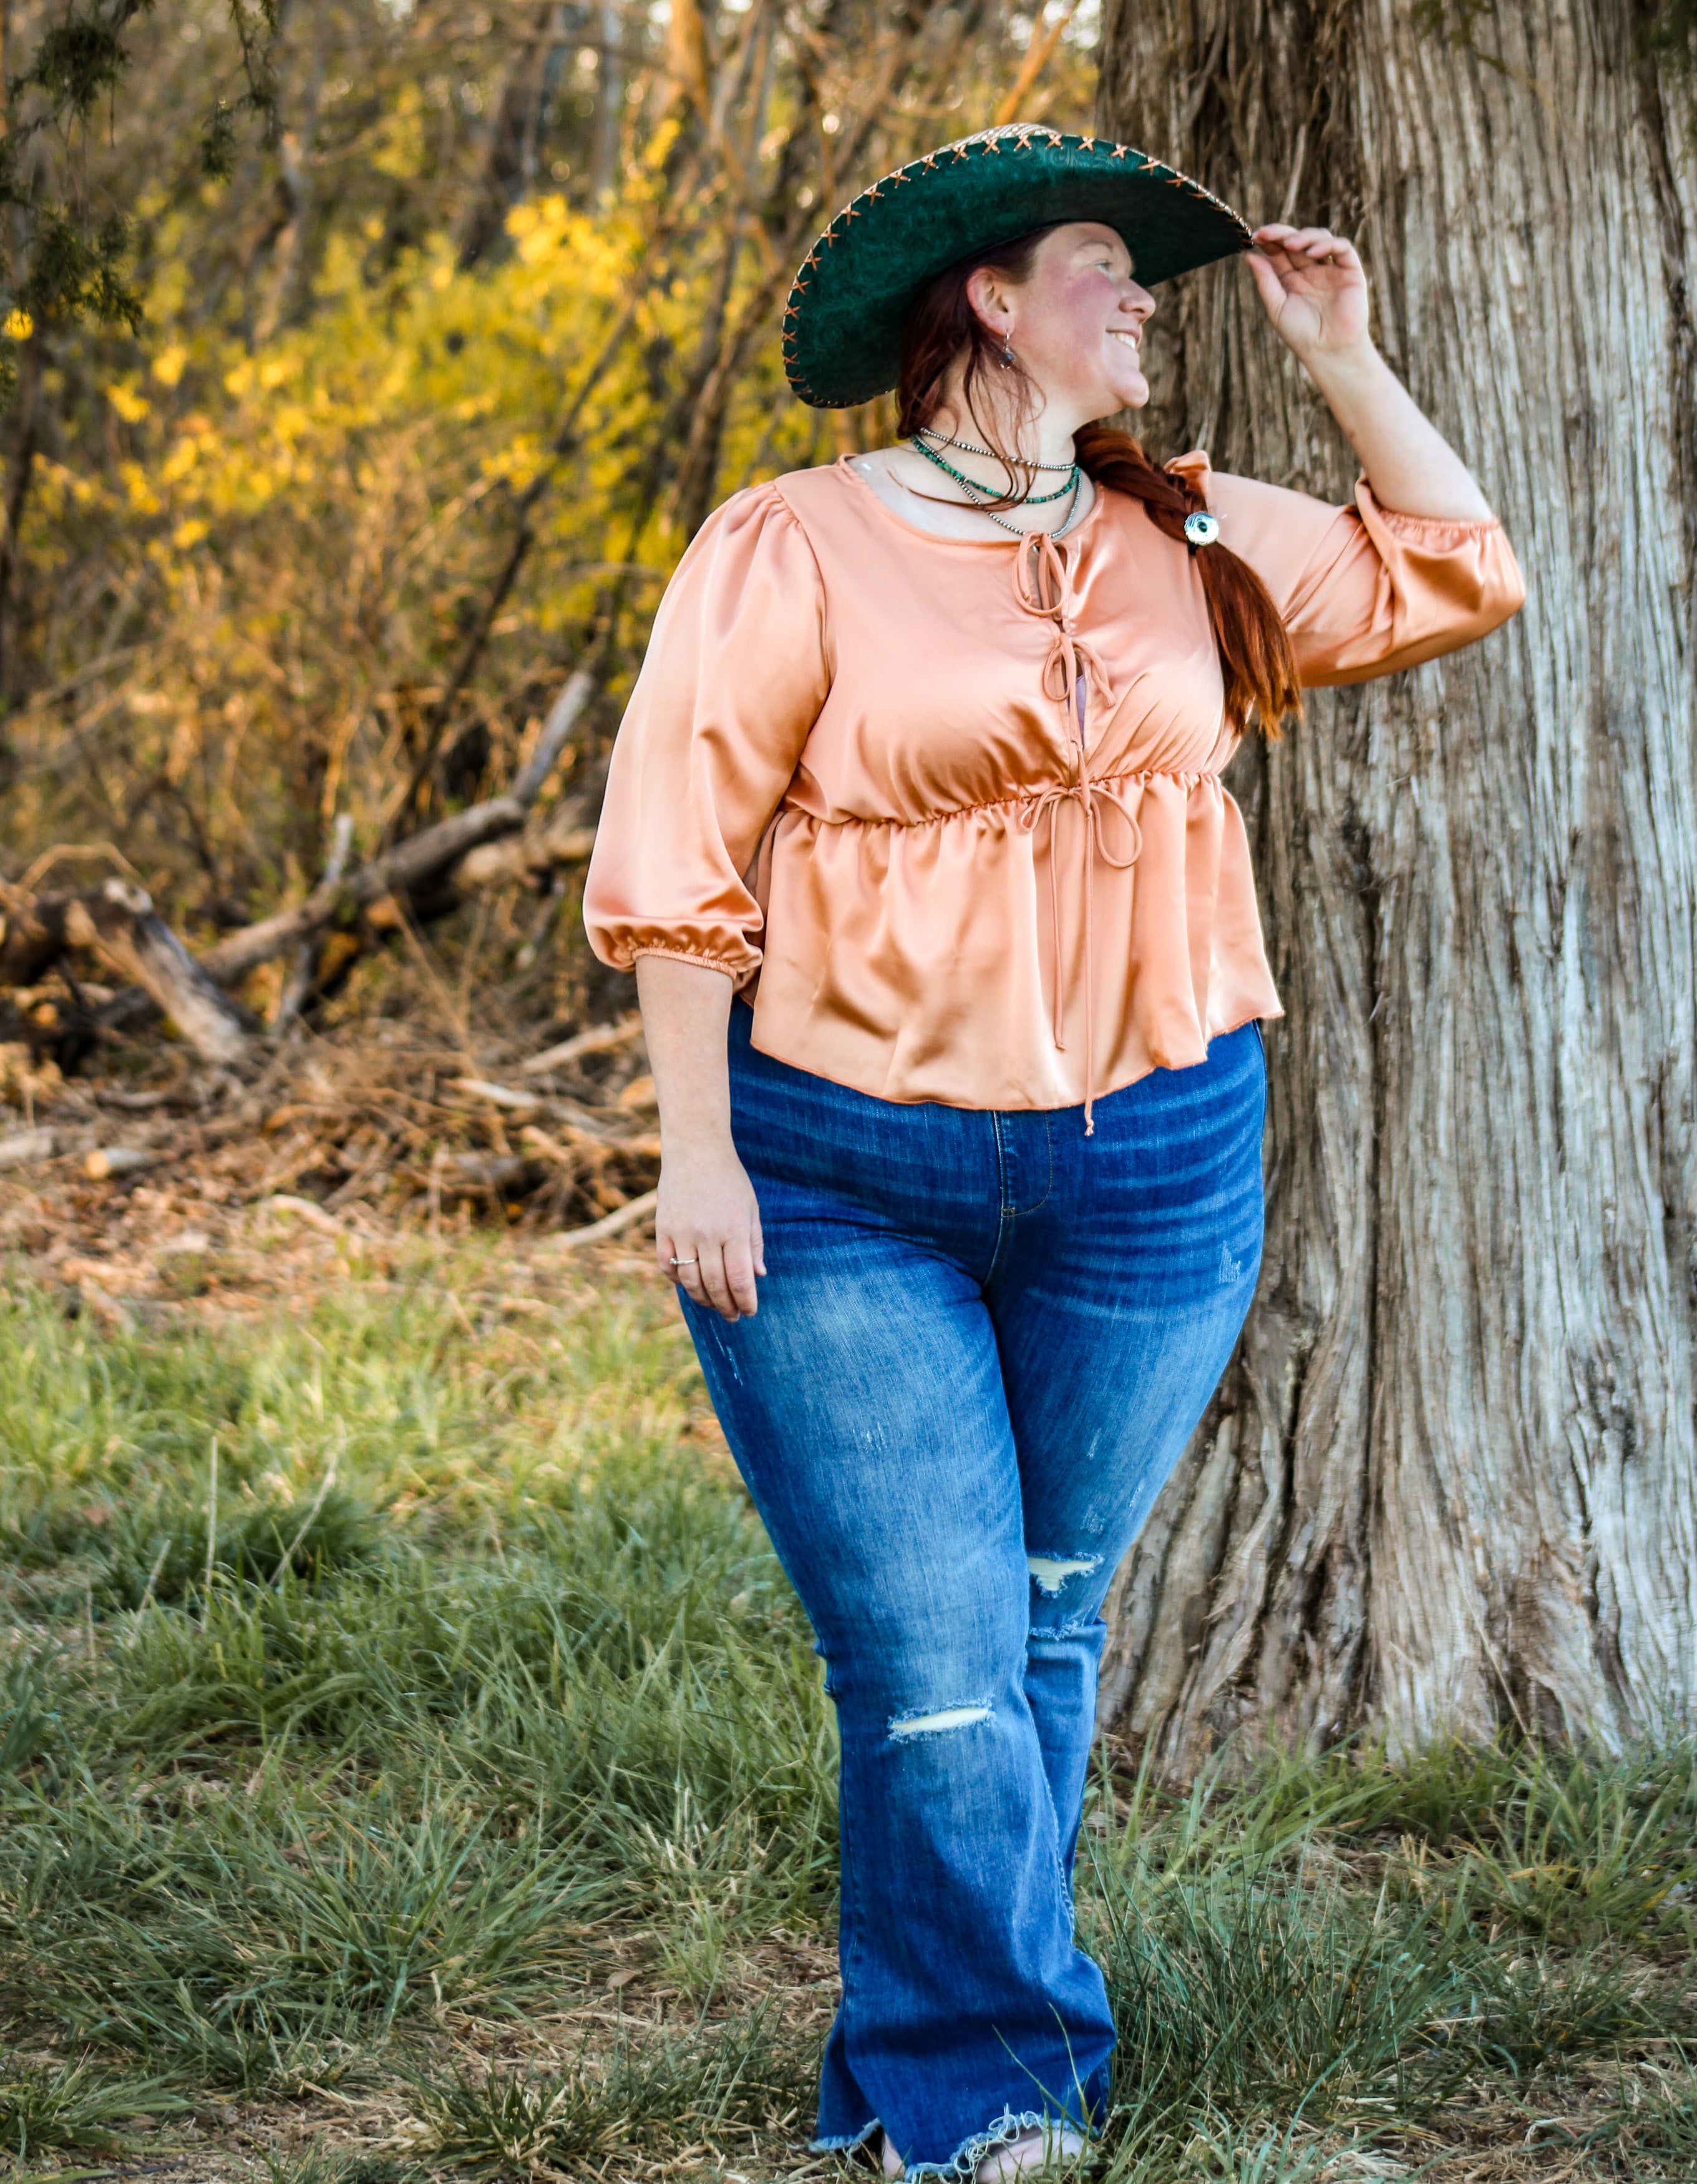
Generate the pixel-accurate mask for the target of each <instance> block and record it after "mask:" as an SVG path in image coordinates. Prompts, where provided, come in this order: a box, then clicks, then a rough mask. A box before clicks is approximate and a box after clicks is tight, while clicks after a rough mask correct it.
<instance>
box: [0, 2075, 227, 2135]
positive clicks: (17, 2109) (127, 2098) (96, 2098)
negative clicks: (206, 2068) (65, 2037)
mask: <svg viewBox="0 0 1697 2184" xmlns="http://www.w3.org/2000/svg"><path fill="white" fill-rule="evenodd" d="M187 2105H188V2103H187V2102H186V2101H185V2100H184V2099H183V2098H182V2097H181V2094H180V2093H177V2092H173V2091H172V2090H171V2088H170V2087H169V2086H167V2085H166V2084H165V2083H164V2081H163V2080H160V2079H149V2078H138V2077H129V2078H121V2077H114V2075H112V2074H111V2073H109V2072H106V2071H102V2070H98V2069H97V2068H96V2066H95V2065H94V2064H92V2062H91V2061H90V2060H89V2059H88V2058H87V2057H86V2056H80V2057H79V2058H78V2059H76V2060H75V2062H47V2063H35V2064H31V2063H25V2062H20V2061H19V2060H17V2059H13V2060H11V2061H10V2062H0V2153H3V2154H6V2155H9V2156H11V2157H12V2158H13V2159H15V2160H18V2161H26V2160H29V2159H32V2158H34V2157H36V2156H37V2155H40V2154H42V2153H103V2154H111V2153H122V2152H124V2151H125V2142H124V2137H123V2134H122V2133H121V2131H120V2130H119V2128H118V2126H120V2125H122V2124H125V2123H128V2122H130V2121H131V2120H132V2119H133V2118H135V2117H137V2116H141V2115H143V2114H148V2120H152V2119H153V2117H156V2116H158V2115H159V2114H166V2115H172V2114H181V2111H182V2110H183V2109H185V2108H186V2107H187ZM149 2112H150V2113H149Z"/></svg>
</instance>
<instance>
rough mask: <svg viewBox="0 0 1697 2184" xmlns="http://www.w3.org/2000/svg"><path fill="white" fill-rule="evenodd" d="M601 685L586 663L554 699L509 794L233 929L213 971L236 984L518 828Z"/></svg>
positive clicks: (213, 951)
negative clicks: (353, 912)
mask: <svg viewBox="0 0 1697 2184" xmlns="http://www.w3.org/2000/svg"><path fill="white" fill-rule="evenodd" d="M593 688H594V682H593V677H591V675H590V673H589V671H588V670H587V668H583V667H580V668H579V669H578V670H577V671H576V673H575V674H574V675H572V676H571V677H569V679H568V680H567V682H566V684H565V688H564V689H563V690H562V691H561V692H560V694H559V697H558V698H556V699H555V700H554V709H553V710H552V711H551V712H550V713H549V715H548V720H547V721H546V723H545V724H544V726H543V728H542V735H541V737H540V738H538V740H537V747H536V749H535V751H534V752H533V753H532V754H531V759H530V761H529V763H528V764H527V765H526V766H524V767H523V768H522V769H521V771H520V773H519V776H518V777H517V779H516V780H515V782H514V783H513V786H512V788H510V789H509V791H508V793H507V794H505V795H504V796H496V797H492V798H491V799H490V800H489V801H488V802H487V804H475V805H472V807H471V809H470V811H456V812H455V813H454V814H453V816H452V817H451V818H448V819H442V820H439V821H438V822H437V824H436V825H435V826H434V827H425V828H424V829H423V831H422V832H421V833H417V834H411V835H409V836H408V838H407V839H406V840H405V841H404V842H401V843H398V844H396V846H395V847H394V848H393V849H392V850H386V851H385V852H384V854H383V855H381V856H380V857H374V858H373V859H372V860H371V861H370V864H368V865H362V866H359V869H358V871H356V872H353V873H351V874H349V876H348V877H347V878H346V879H336V880H331V879H329V878H325V879H324V880H321V881H320V883H319V884H318V885H317V886H316V887H315V888H314V889H313V891H312V893H311V894H309V896H308V897H307V899H306V900H305V901H304V902H302V903H298V904H297V905H295V907H294V908H293V909H292V910H281V911H277V912H276V914H275V916H274V917H265V918H261V919H260V921H259V923H258V924H257V925H249V926H247V927H245V928H243V929H242V931H241V932H240V933H230V934H229V935H228V936H227V937H226V938H225V939H222V940H220V942H219V943H218V944H217V945H216V946H215V947H213V948H209V949H208V950H207V951H206V954H205V956H203V958H202V962H203V967H204V968H205V969H206V971H207V972H209V975H210V976H211V977H212V978H216V979H217V980H218V982H219V983H220V985H226V986H228V985H233V984H234V983H236V980H237V979H238V978H245V977H246V975H247V974H248V972H249V971H252V970H253V969H255V968H257V967H258V966H259V964H261V963H266V962H269V961H270V959H271V958H272V956H280V955H281V954H282V952H283V950H285V949H286V948H289V947H292V946H294V945H297V944H298V943H300V942H301V941H303V940H305V939H308V938H309V936H311V935H312V934H314V933H320V932H322V931H323V929H324V928H325V926H327V925H331V924H333V923H334V922H335V921H336V920H337V917H342V916H344V915H345V914H346V913H347V911H348V910H349V909H350V908H355V907H363V906H364V905H366V904H368V903H374V902H378V901H381V899H382V897H383V896H385V895H386V894H408V893H409V892H410V891H411V890H412V889H415V888H418V887H422V886H423V885H424V884H425V883H426V882H428V881H430V880H432V879H434V878H435V877H437V875H438V874H440V873H442V872H447V871H448V870H449V869H450V868H451V867H452V866H454V865H456V864H457V863H458V862H459V860H460V859H461V858H462V857H463V856H465V854H466V852H467V851H468V850H474V849H476V847H477V846H478V844H480V843H483V842H487V841H490V840H492V838H495V837H496V836H498V835H501V834H511V833H516V832H517V831H518V829H519V828H520V827H522V826H523V825H524V823H525V818H526V814H527V813H528V811H530V808H531V805H532V804H534V803H535V801H536V799H537V794H539V792H540V791H541V788H542V783H544V782H545V781H546V780H547V779H548V776H549V774H550V773H552V772H553V771H554V765H555V762H556V761H557V760H558V759H559V754H560V750H561V749H562V747H563V746H564V744H565V739H566V738H567V736H569V735H570V733H571V731H572V729H573V727H575V726H576V722H577V716H578V715H579V714H580V713H581V711H582V710H583V708H584V706H585V705H586V704H587V702H588V699H589V694H590V692H591V691H592V690H593Z"/></svg>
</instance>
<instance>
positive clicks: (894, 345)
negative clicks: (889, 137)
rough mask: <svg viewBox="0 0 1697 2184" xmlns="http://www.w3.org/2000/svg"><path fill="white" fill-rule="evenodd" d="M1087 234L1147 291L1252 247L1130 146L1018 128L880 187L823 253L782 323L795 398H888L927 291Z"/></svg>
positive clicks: (1244, 228) (1218, 206)
mask: <svg viewBox="0 0 1697 2184" xmlns="http://www.w3.org/2000/svg"><path fill="white" fill-rule="evenodd" d="M1068 220H1100V221H1101V222H1102V223H1103V224H1104V226H1108V227H1111V228H1112V229H1114V231H1116V233H1117V234H1118V235H1119V236H1120V237H1121V238H1122V240H1123V241H1124V242H1125V245H1126V248H1127V249H1128V250H1129V251H1130V252H1131V253H1132V271H1133V273H1134V274H1135V275H1136V276H1137V278H1138V280H1139V281H1141V282H1142V283H1143V286H1144V287H1146V288H1150V287H1155V284H1156V283H1157V282H1158V281H1170V280H1171V278H1172V276H1174V274H1176V273H1185V272H1188V271H1189V270H1190V269H1191V268H1192V267H1193V266H1196V265H1211V264H1213V263H1214V261H1215V260H1216V259H1221V258H1230V257H1232V256H1234V255H1235V254H1236V253H1238V252H1239V251H1243V250H1247V249H1248V248H1249V244H1250V242H1251V240H1252V237H1251V236H1250V232H1249V226H1248V225H1247V224H1246V223H1245V222H1244V220H1242V219H1240V218H1239V216H1238V214H1236V213H1235V212H1233V211H1232V208H1231V207H1230V206H1229V205H1227V204H1222V203H1221V201H1220V199H1219V198H1216V197H1215V196H1213V195H1212V194H1211V193H1210V192H1209V191H1207V190H1205V189H1204V188H1203V187H1202V185H1201V184H1200V183H1199V182H1193V181H1191V180H1190V178H1189V176H1188V175H1181V174H1180V173H1179V172H1178V171H1177V169H1175V168H1172V167H1166V166H1163V165H1162V164H1161V163H1160V160H1158V159H1149V157H1147V155H1146V154H1145V153H1142V152H1138V151H1136V150H1134V149H1133V148H1132V147H1131V146H1130V145H1129V144H1116V143H1113V142H1110V141H1109V140H1108V139H1106V138H1104V137H1100V136H1061V135H1060V134H1059V133H1058V132H1056V131H1054V130H1051V129H1044V128H1040V127H1037V126H1034V125H1031V124H1028V123H1022V122H1010V123H1007V124H1005V125H1003V126H1002V127H1000V128H998V129H986V130H983V131H981V132H980V133H979V134H978V135H977V136H965V137H963V138H961V140H960V142H958V143H955V144H946V145H944V146H943V148H942V149H941V150H940V151H936V152H928V153H926V155H925V157H924V158H923V159H914V160H910V162H909V164H907V165H906V166H904V167H899V168H897V169H896V170H895V172H894V173H893V174H889V175H884V176H883V177H882V179H881V180H880V181H876V182H874V183H872V184H871V186H870V187H868V188H866V189H865V190H863V191H862V192H860V196H859V197H857V198H854V200H853V202H852V203H849V204H848V205H846V206H844V208H843V210H842V211H841V212H839V213H838V214H837V217H836V218H835V220H832V223H831V225H830V226H829V227H827V228H826V231H825V232H824V234H823V235H821V237H820V238H819V240H818V242H815V244H814V246H813V248H812V249H811V250H810V252H809V253H808V255H807V257H806V258H805V259H804V260H803V263H802V265H801V269H800V270H799V271H798V273H797V275H796V276H795V281H794V285H793V287H792V288H791V290H790V295H789V307H788V309H787V311H786V312H785V314H784V331H783V357H784V370H785V372H786V373H787V376H788V379H789V383H790V386H791V387H792V388H793V390H794V392H795V393H797V394H798V395H799V396H800V397H801V398H802V400H803V401H804V402H809V403H811V404H813V405H814V406H815V408H816V409H848V408H849V407H851V406H852V405H853V404H856V403H860V402H869V401H871V398H872V397H873V396H874V395H876V394H882V393H887V391H888V390H889V389H890V388H891V387H893V386H894V385H895V384H896V382H897V381H898V379H899V377H900V376H901V356H902V329H903V326H904V322H905V320H906V318H907V315H908V311H909V309H910V307H911V306H912V304H913V303H914V301H915V298H917V297H918V296H919V295H920V293H921V291H922V290H923V289H924V288H925V287H926V283H927V282H928V281H932V280H934V279H935V278H936V276H938V274H939V273H941V272H943V271H945V270H947V269H948V267H949V266H951V265H958V264H959V263H960V260H961V259H963V258H967V257H971V256H972V255H973V254H975V253H976V252H978V251H981V250H984V249H988V248H991V247H992V246H993V245H994V244H996V243H999V242H1012V241H1013V240H1014V239H1015V237H1018V236H1021V235H1028V234H1029V233H1030V232H1031V231H1032V229H1033V228H1037V227H1050V226H1057V225H1059V224H1060V223H1061V222H1063V221H1068Z"/></svg>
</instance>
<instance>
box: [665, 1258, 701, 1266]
mask: <svg viewBox="0 0 1697 2184" xmlns="http://www.w3.org/2000/svg"><path fill="white" fill-rule="evenodd" d="M672 1264H673V1266H675V1267H698V1266H699V1265H700V1264H701V1261H700V1260H699V1259H698V1258H694V1259H674V1260H673V1261H672Z"/></svg>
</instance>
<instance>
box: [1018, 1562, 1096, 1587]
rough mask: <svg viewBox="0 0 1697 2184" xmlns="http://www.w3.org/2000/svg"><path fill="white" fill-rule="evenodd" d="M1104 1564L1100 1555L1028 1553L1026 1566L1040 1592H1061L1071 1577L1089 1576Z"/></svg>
mask: <svg viewBox="0 0 1697 2184" xmlns="http://www.w3.org/2000/svg"><path fill="white" fill-rule="evenodd" d="M1101 1566H1102V1557H1100V1555H1071V1556H1069V1555H1027V1557H1026V1568H1027V1569H1028V1570H1029V1571H1030V1572H1031V1574H1032V1583H1033V1584H1034V1585H1036V1587H1037V1589H1038V1591H1039V1592H1059V1591H1060V1588H1061V1586H1062V1585H1065V1582H1066V1580H1067V1579H1068V1578H1070V1577H1088V1576H1089V1574H1090V1573H1091V1571H1092V1570H1093V1569H1099V1568H1101Z"/></svg>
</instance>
